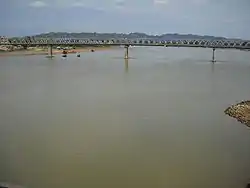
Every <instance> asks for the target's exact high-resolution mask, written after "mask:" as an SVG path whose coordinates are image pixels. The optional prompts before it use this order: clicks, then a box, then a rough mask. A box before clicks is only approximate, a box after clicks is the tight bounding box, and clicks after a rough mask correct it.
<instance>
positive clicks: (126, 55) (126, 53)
mask: <svg viewBox="0 0 250 188" xmlns="http://www.w3.org/2000/svg"><path fill="white" fill-rule="evenodd" d="M128 48H129V45H126V46H125V56H124V59H128V58H129V57H128Z"/></svg>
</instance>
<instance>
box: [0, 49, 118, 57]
mask: <svg viewBox="0 0 250 188" xmlns="http://www.w3.org/2000/svg"><path fill="white" fill-rule="evenodd" d="M111 49H112V50H113V49H118V48H117V47H86V48H76V49H72V50H67V52H68V54H72V53H81V52H91V50H94V51H102V50H111ZM62 51H63V50H57V49H53V54H62ZM26 55H48V49H42V48H33V49H28V50H17V51H11V52H8V51H6V52H0V57H1V56H26Z"/></svg>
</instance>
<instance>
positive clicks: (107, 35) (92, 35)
mask: <svg viewBox="0 0 250 188" xmlns="http://www.w3.org/2000/svg"><path fill="white" fill-rule="evenodd" d="M32 37H38V38H93V39H99V40H102V39H107V38H115V39H121V38H127V39H136V38H145V39H155V40H177V39H207V40H223V39H226V38H225V37H215V36H208V35H204V36H202V35H193V34H177V33H174V34H162V35H148V34H145V33H138V32H137V33H129V34H125V33H87V32H82V33H67V32H49V33H42V34H39V35H34V36H32Z"/></svg>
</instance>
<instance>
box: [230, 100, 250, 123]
mask: <svg viewBox="0 0 250 188" xmlns="http://www.w3.org/2000/svg"><path fill="white" fill-rule="evenodd" d="M225 114H227V115H229V116H230V117H233V118H235V119H237V120H238V121H239V122H241V123H243V124H245V125H246V126H248V127H250V101H243V102H240V103H238V104H235V105H232V106H230V107H228V108H227V109H226V110H225Z"/></svg>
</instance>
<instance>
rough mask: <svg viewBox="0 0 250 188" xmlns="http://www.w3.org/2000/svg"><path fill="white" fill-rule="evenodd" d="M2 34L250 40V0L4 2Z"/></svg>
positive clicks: (0, 19) (1, 0) (0, 0)
mask: <svg viewBox="0 0 250 188" xmlns="http://www.w3.org/2000/svg"><path fill="white" fill-rule="evenodd" d="M0 3H1V4H0V24H1V25H0V35H7V36H14V35H16V36H23V35H32V34H38V33H42V32H50V31H54V32H57V31H67V32H121V33H128V32H145V33H149V34H162V33H191V34H201V35H215V36H226V37H240V38H245V39H250V0H40V1H36V0H0Z"/></svg>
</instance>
